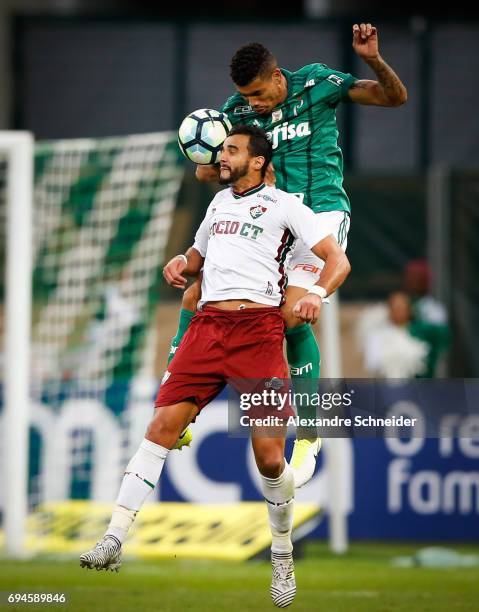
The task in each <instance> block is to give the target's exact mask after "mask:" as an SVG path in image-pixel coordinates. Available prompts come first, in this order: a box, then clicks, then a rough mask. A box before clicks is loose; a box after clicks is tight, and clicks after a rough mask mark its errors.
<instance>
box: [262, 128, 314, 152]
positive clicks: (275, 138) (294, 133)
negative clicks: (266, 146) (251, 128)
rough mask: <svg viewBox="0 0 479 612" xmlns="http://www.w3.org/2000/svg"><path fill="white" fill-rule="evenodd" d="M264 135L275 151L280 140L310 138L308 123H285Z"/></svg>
mask: <svg viewBox="0 0 479 612" xmlns="http://www.w3.org/2000/svg"><path fill="white" fill-rule="evenodd" d="M266 135H267V136H268V138H269V139H270V140H271V144H272V146H273V149H277V148H278V145H279V142H280V140H281V141H286V140H293V139H294V138H302V137H304V136H311V129H310V127H309V121H303V122H302V123H298V124H294V123H288V122H287V121H285V122H284V123H283V124H281V125H277V126H276V127H275V128H274V130H272V131H271V132H267V134H266Z"/></svg>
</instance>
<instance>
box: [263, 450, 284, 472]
mask: <svg viewBox="0 0 479 612" xmlns="http://www.w3.org/2000/svg"><path fill="white" fill-rule="evenodd" d="M256 462H257V465H258V470H259V471H260V474H262V475H263V476H265V477H266V478H278V477H279V476H280V475H281V473H282V471H283V469H284V457H283V453H282V452H281V451H280V450H278V451H272V452H269V453H268V454H267V455H263V456H261V457H257V458H256Z"/></svg>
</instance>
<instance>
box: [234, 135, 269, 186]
mask: <svg viewBox="0 0 479 612" xmlns="http://www.w3.org/2000/svg"><path fill="white" fill-rule="evenodd" d="M235 134H244V135H245V136H249V142H248V152H249V154H250V155H251V157H264V164H263V167H262V168H261V176H262V178H264V176H265V174H266V168H267V167H268V165H269V163H270V161H271V158H272V157H273V147H272V145H271V142H270V141H269V139H268V137H267V135H266V132H265V131H264V130H262V129H261V128H259V127H256V126H255V125H242V124H238V125H235V126H234V127H233V129H232V130H231V131H230V132H229V134H228V136H234V135H235Z"/></svg>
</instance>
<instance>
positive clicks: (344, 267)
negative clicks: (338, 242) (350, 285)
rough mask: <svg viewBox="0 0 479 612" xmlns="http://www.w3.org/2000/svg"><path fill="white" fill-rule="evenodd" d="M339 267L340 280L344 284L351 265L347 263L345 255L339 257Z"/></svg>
mask: <svg viewBox="0 0 479 612" xmlns="http://www.w3.org/2000/svg"><path fill="white" fill-rule="evenodd" d="M339 267H340V269H341V272H342V280H343V282H344V281H345V280H346V278H347V277H348V276H349V274H350V272H351V264H350V263H349V259H348V257H347V255H346V254H345V253H342V255H341V259H340V261H339Z"/></svg>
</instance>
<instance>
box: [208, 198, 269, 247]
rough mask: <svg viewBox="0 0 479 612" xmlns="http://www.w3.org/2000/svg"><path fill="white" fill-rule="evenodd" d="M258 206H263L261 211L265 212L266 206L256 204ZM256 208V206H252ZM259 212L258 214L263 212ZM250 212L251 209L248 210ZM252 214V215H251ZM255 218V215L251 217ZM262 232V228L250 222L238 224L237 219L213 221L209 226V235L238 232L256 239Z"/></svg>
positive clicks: (245, 236) (244, 236)
mask: <svg viewBox="0 0 479 612" xmlns="http://www.w3.org/2000/svg"><path fill="white" fill-rule="evenodd" d="M258 207H260V208H263V212H266V210H267V209H266V208H264V207H261V206H260V205H259V204H258ZM253 208H256V207H253ZM263 212H261V213H260V214H259V215H258V216H261V215H262V214H263ZM250 213H251V210H250ZM251 216H253V215H251ZM253 218H256V217H253ZM262 233H263V228H262V227H259V226H258V225H253V224H252V223H242V224H241V225H240V222H239V221H231V220H229V221H225V220H221V221H215V222H214V223H213V224H212V225H211V227H210V237H211V236H218V235H229V236H231V235H234V234H239V235H240V236H242V237H243V238H250V239H251V240H257V238H258V236H260V235H261V234H262Z"/></svg>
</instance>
